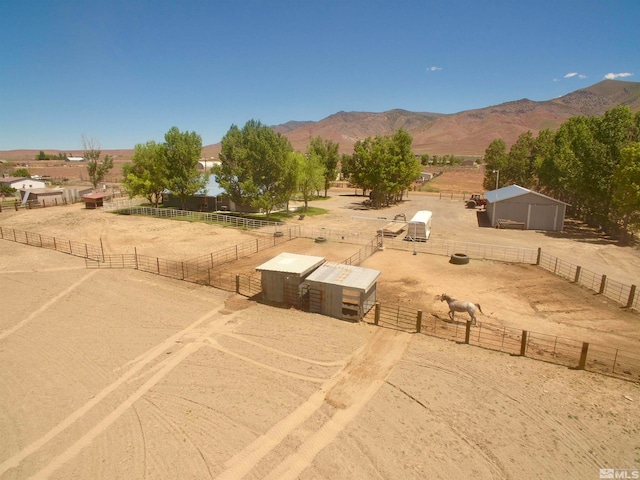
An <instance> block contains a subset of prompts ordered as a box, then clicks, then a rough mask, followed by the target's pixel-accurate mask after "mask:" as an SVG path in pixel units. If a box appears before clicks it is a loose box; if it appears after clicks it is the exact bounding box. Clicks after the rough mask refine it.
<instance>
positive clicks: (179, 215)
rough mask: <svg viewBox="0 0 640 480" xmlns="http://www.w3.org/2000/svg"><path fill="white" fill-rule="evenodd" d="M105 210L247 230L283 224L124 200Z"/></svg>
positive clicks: (110, 205)
mask: <svg viewBox="0 0 640 480" xmlns="http://www.w3.org/2000/svg"><path fill="white" fill-rule="evenodd" d="M105 210H106V211H116V212H117V213H120V214H121V215H141V216H145V217H156V218H168V219H174V220H187V221H191V222H207V223H213V224H218V225H223V226H231V227H235V228H243V229H248V230H253V229H258V228H264V227H278V226H280V225H284V223H282V222H270V221H266V220H256V219H253V218H248V217H240V216H237V215H231V214H221V213H208V212H194V211H192V210H177V209H173V208H155V207H143V206H141V205H137V206H136V205H133V204H127V203H126V202H121V203H113V204H109V205H108V207H106V208H105Z"/></svg>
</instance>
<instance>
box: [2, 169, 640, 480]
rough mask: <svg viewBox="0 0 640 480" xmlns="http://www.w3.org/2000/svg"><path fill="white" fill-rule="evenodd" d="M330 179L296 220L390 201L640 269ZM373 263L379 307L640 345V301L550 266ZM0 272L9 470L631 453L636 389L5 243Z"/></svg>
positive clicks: (211, 470) (559, 466) (170, 226)
mask: <svg viewBox="0 0 640 480" xmlns="http://www.w3.org/2000/svg"><path fill="white" fill-rule="evenodd" d="M446 177H447V175H444V176H443V177H442V178H441V179H440V181H441V182H444V181H445V179H446ZM448 181H451V182H452V183H456V182H455V181H452V180H451V179H449V180H448ZM442 188H443V190H444V187H442ZM473 189H474V188H473V185H471V186H470V187H469V190H468V191H472V190H473ZM452 190H453V188H452ZM465 190H466V188H465ZM330 195H331V198H330V199H328V200H320V201H317V202H315V205H317V206H319V207H322V208H326V209H327V210H328V211H329V213H328V214H327V215H323V216H319V217H306V218H305V219H304V220H298V219H297V217H296V218H294V219H292V220H291V221H290V223H292V224H294V225H300V224H303V225H304V226H305V227H307V228H316V229H318V231H319V232H320V231H322V229H323V228H324V229H326V230H329V229H339V230H341V231H344V232H346V233H345V235H348V236H350V237H351V238H352V239H360V238H365V237H368V236H369V235H372V232H375V230H376V229H377V228H379V227H380V225H381V224H383V223H384V222H385V220H384V219H381V218H378V217H387V218H393V216H394V215H395V214H396V213H406V214H407V215H410V214H412V213H413V212H415V211H417V210H422V209H429V210H432V211H433V212H434V226H433V234H432V235H433V239H434V240H439V239H446V240H452V241H460V242H476V243H484V244H499V245H510V246H518V247H523V248H538V247H540V248H542V249H543V251H548V252H550V253H552V254H553V255H557V256H559V257H561V258H567V259H569V260H572V261H574V262H576V263H578V264H580V265H583V266H584V267H585V268H590V269H592V270H594V271H598V272H602V273H606V274H607V275H609V276H610V277H611V278H616V279H619V280H620V281H623V282H627V283H633V281H634V280H636V281H637V272H638V271H640V259H639V258H638V255H637V251H635V250H633V249H630V248H622V247H619V246H617V245H615V244H614V243H612V242H611V241H609V240H608V239H606V238H602V237H598V236H596V235H595V234H594V233H593V232H588V231H578V230H579V229H575V230H572V231H570V232H567V233H566V234H564V235H549V234H544V233H542V232H530V231H502V230H500V231H498V230H495V229H487V228H481V227H479V226H478V223H477V218H476V214H475V212H474V211H470V210H467V209H465V208H464V207H463V203H462V201H461V200H460V199H455V198H446V196H444V197H440V196H434V195H427V194H420V193H411V194H410V195H409V198H408V199H406V200H405V201H404V202H403V203H401V204H399V205H396V206H393V207H391V208H389V209H385V210H382V211H369V210H367V209H366V207H364V206H363V204H362V201H363V198H362V197H359V196H357V193H356V192H353V191H346V190H333V191H331V192H330ZM0 226H2V227H4V228H15V229H19V230H27V231H31V232H36V233H41V234H43V235H44V234H46V235H52V236H56V237H59V238H70V239H73V240H74V241H80V242H86V243H88V244H91V245H98V246H100V245H101V246H102V248H103V249H104V250H105V252H106V253H131V252H133V251H136V252H137V253H139V254H145V255H153V256H158V257H161V258H168V259H175V260H186V259H189V258H194V257H197V256H199V255H202V254H206V253H209V252H215V251H217V250H220V249H221V248H224V247H227V246H231V245H234V244H238V243H242V242H245V241H248V240H251V239H255V234H252V233H250V232H238V231H236V230H233V229H228V228H220V227H214V226H211V225H205V224H201V223H187V222H176V221H170V220H160V219H150V218H141V217H131V216H116V215H113V214H108V213H105V212H103V211H100V210H96V211H89V210H84V209H82V208H80V206H69V207H57V208H49V209H40V210H31V211H19V212H3V213H2V214H0ZM358 248H359V245H354V244H349V243H337V242H332V241H330V242H327V243H326V244H322V245H319V244H316V243H314V242H313V240H304V239H298V240H295V241H294V242H291V243H286V244H284V245H283V246H281V247H278V248H274V249H273V250H267V251H264V252H261V253H260V255H256V256H255V257H252V258H250V259H244V260H243V261H242V263H238V264H232V265H228V266H227V267H225V268H227V269H228V270H229V271H233V270H234V269H236V270H238V271H244V272H249V271H251V270H252V269H253V268H254V266H255V265H257V264H259V263H261V262H262V261H264V259H265V258H268V257H269V256H271V255H275V254H277V253H278V252H279V251H283V250H286V251H296V252H301V253H302V252H304V253H310V254H320V255H324V256H326V257H327V258H330V259H334V258H335V259H340V258H346V257H348V256H350V255H351V254H352V253H353V252H354V251H355V250H357V249H358ZM363 266H365V267H369V268H376V269H379V270H380V271H381V272H382V276H381V280H380V283H379V301H380V302H382V303H388V304H397V303H402V304H404V305H410V306H411V305H413V306H415V307H416V309H418V308H419V309H422V310H424V311H425V315H426V316H427V317H431V318H446V315H447V310H446V305H445V304H443V303H441V302H439V301H438V300H436V297H437V296H438V295H439V294H441V293H445V292H446V293H450V294H452V295H454V296H456V297H459V298H465V299H469V300H473V301H476V302H479V303H481V304H482V309H483V311H484V315H480V316H479V317H478V320H479V321H480V322H487V323H492V324H497V325H504V326H508V327H513V328H523V329H529V330H531V331H536V332H540V333H547V334H551V335H562V336H569V337H572V338H576V339H579V340H582V341H590V342H595V343H603V342H605V343H610V344H615V345H618V346H619V347H620V348H627V349H633V350H634V351H635V350H637V346H638V343H640V333H639V332H640V330H638V328H637V325H638V322H639V321H640V315H638V314H637V313H635V312H634V311H629V310H625V309H621V308H620V306H619V305H617V304H615V303H613V302H611V301H607V300H606V299H603V298H602V297H600V296H597V295H594V294H593V292H590V291H588V290H586V289H584V288H581V287H579V286H576V285H572V284H571V283H569V282H567V281H566V280H563V279H561V278H559V277H556V276H554V275H552V274H550V273H548V272H546V271H544V270H542V269H540V268H539V267H535V266H531V265H522V264H513V265H512V264H505V263H503V262H491V261H475V260H472V261H471V262H470V263H469V265H464V266H460V265H452V264H450V263H449V262H448V258H447V257H444V256H436V255H427V254H423V253H418V254H417V255H413V254H412V252H411V250H410V249H409V250H405V251H400V250H394V249H390V248H386V249H385V250H384V251H381V252H377V253H376V254H374V255H373V256H372V257H370V258H369V259H368V260H367V261H366V262H365V263H364V265H363ZM0 286H1V287H2V291H3V308H2V311H3V312H7V313H8V314H6V315H3V316H2V318H1V319H0V362H1V363H2V365H3V366H4V367H5V368H3V369H2V371H1V372H0V392H2V395H0V431H2V432H3V435H2V439H1V440H0V462H1V463H0V478H1V479H3V480H4V479H22V478H56V479H57V478H60V479H62V478H65V479H67V478H77V479H84V478H127V479H129V478H133V479H135V478H140V479H142V478H163V479H164V478H180V479H183V478H198V479H200V478H219V479H224V478H229V479H239V478H247V479H258V478H261V479H262V478H273V479H282V478H292V479H295V478H301V479H312V478H313V479H320V478H326V479H335V478H354V479H356V478H362V479H365V478H367V479H368V478H386V479H395V478H408V479H411V478H415V479H423V478H532V479H533V478H539V479H546V478H559V479H560V478H562V479H564V478H576V479H581V478H598V474H599V468H623V467H625V468H636V469H637V468H640V447H638V446H639V445H640V429H639V426H638V422H637V418H638V416H639V414H640V407H639V403H638V402H639V399H640V386H639V384H638V383H634V382H628V381H622V380H618V379H615V378H611V377H607V376H602V375H597V374H593V373H589V372H582V371H574V370H570V369H567V368H566V367H562V366H558V365H554V364H550V363H545V362H540V361H536V360H532V359H529V358H521V357H514V356H510V355H507V354H503V353H498V352H493V351H490V350H485V349H482V348H477V347H472V346H467V345H461V344H457V343H455V342H450V341H446V340H440V339H437V338H432V337H428V336H425V335H415V334H409V333H405V332H400V331H397V330H393V329H388V328H379V327H375V326H373V325H371V324H368V323H360V324H354V323H348V322H342V321H339V320H335V319H331V318H328V317H323V316H319V315H314V314H307V313H304V312H299V311H296V310H293V309H283V308H275V307H270V306H267V305H263V304H260V303H258V302H255V301H253V300H249V299H246V298H244V297H241V296H236V295H233V294H230V293H227V292H223V291H220V290H216V289H212V288H209V287H205V286H201V285H195V284H190V283H185V282H181V281H177V280H171V279H168V278H163V277H158V276H155V275H151V274H146V273H142V272H139V271H135V270H88V269H86V268H85V263H84V261H83V260H82V259H79V258H76V257H72V256H68V255H64V254H61V253H58V252H54V251H50V250H45V249H40V248H35V247H30V246H25V245H20V244H16V243H13V242H10V241H0Z"/></svg>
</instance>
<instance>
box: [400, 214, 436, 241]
mask: <svg viewBox="0 0 640 480" xmlns="http://www.w3.org/2000/svg"><path fill="white" fill-rule="evenodd" d="M431 216H432V213H431V212H430V211H429V210H420V211H419V212H416V214H415V215H414V216H413V218H412V219H411V220H410V221H409V223H408V225H407V235H406V236H405V237H404V239H405V240H407V241H409V242H426V241H427V240H429V235H431Z"/></svg>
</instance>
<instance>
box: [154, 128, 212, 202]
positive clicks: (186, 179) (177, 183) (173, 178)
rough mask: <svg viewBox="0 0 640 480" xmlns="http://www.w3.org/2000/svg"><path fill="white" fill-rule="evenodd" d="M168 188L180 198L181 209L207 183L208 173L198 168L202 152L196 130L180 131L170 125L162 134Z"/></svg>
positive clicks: (200, 140) (199, 137)
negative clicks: (201, 171) (203, 173)
mask: <svg viewBox="0 0 640 480" xmlns="http://www.w3.org/2000/svg"><path fill="white" fill-rule="evenodd" d="M164 139H165V143H164V148H165V154H166V166H167V178H168V188H169V190H171V193H172V194H173V195H175V196H176V197H178V198H179V199H180V203H181V205H182V209H186V204H187V200H188V199H189V197H191V196H193V195H194V194H195V193H197V192H198V191H200V190H202V189H203V188H204V186H205V185H206V184H207V180H208V174H206V173H205V175H202V174H201V173H200V171H199V170H198V160H199V159H200V154H201V153H202V137H201V136H200V135H198V134H197V133H196V132H189V131H185V132H181V131H180V130H179V129H178V127H171V128H170V129H169V131H168V132H167V133H166V134H165V135H164Z"/></svg>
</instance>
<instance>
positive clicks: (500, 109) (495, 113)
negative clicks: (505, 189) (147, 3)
mask: <svg viewBox="0 0 640 480" xmlns="http://www.w3.org/2000/svg"><path fill="white" fill-rule="evenodd" d="M618 105H628V106H629V107H630V108H631V110H632V111H633V112H634V113H635V112H638V111H640V82H626V81H620V80H604V81H602V82H599V83H596V84H594V85H591V86H590V87H587V88H582V89H580V90H576V91H574V92H571V93H568V94H567V95H564V96H562V97H558V98H554V99H552V100H545V101H533V100H529V99H526V98H523V99H521V100H515V101H511V102H506V103H502V104H499V105H494V106H490V107H485V108H479V109H475V110H465V111H462V112H459V113H453V114H441V113H429V112H410V111H407V110H400V109H394V110H389V111H386V112H381V113H371V112H338V113H335V114H333V115H330V116H328V117H326V118H324V119H322V120H319V121H290V122H287V123H284V124H282V125H275V126H272V127H271V128H273V130H275V131H276V132H280V133H282V134H283V135H285V136H286V137H287V138H288V139H289V141H290V142H291V144H292V145H293V148H294V149H295V150H298V151H302V152H304V151H305V150H306V148H307V145H308V144H309V139H310V138H311V137H316V136H321V137H322V138H325V139H328V140H331V141H333V142H336V143H338V144H339V145H340V152H341V153H352V152H353V146H354V144H355V143H356V141H358V140H362V139H364V138H366V137H374V136H376V135H393V134H394V133H395V132H396V131H398V129H400V128H402V129H404V130H406V131H407V132H408V133H409V134H410V135H411V136H412V137H413V151H414V152H415V153H417V154H425V153H427V154H430V155H447V154H453V155H456V156H471V157H481V156H482V155H484V152H485V150H486V148H487V147H488V146H489V144H490V143H491V142H492V141H493V140H495V139H496V138H502V139H503V140H504V141H505V143H506V144H507V147H509V146H511V145H512V144H513V143H515V141H516V140H517V139H518V137H519V136H520V134H522V133H524V132H527V131H531V132H533V133H534V134H537V133H538V132H539V131H540V130H542V129H551V130H555V129H557V128H558V127H559V126H560V125H561V124H562V123H563V122H564V121H566V120H567V119H569V118H571V117H575V116H579V115H584V116H593V115H603V114H604V113H605V112H606V111H607V110H610V109H612V108H614V107H616V106H618ZM47 152H49V153H53V152H51V151H49V150H47ZM219 152H220V143H216V144H213V145H207V146H205V147H204V148H203V152H202V156H203V157H205V158H210V157H217V155H218V153H219ZM37 153H38V151H36V150H12V151H5V152H2V151H0V158H3V159H7V160H14V159H15V160H22V159H33V158H34V157H35V155H36V154H37ZM104 153H109V154H111V155H116V156H117V157H119V158H120V159H121V160H122V161H127V160H129V159H130V158H131V155H132V154H133V149H131V150H104Z"/></svg>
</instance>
